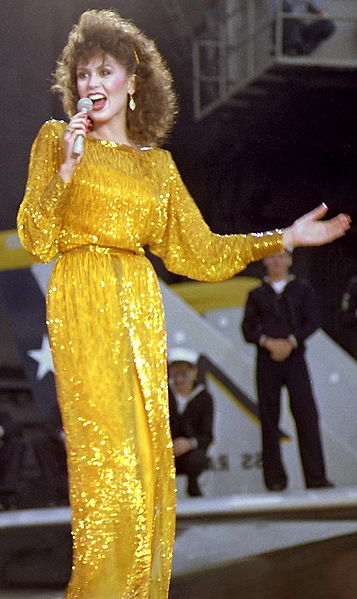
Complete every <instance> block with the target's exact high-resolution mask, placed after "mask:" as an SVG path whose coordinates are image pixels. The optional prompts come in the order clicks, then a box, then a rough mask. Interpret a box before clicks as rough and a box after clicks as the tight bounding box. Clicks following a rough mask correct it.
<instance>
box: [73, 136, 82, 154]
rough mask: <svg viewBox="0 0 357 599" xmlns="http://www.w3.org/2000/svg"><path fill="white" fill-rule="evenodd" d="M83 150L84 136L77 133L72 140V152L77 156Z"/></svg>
mask: <svg viewBox="0 0 357 599" xmlns="http://www.w3.org/2000/svg"><path fill="white" fill-rule="evenodd" d="M83 150H84V137H83V135H77V137H76V139H75V140H74V144H73V148H72V154H75V155H76V156H79V155H80V154H82V153H83Z"/></svg>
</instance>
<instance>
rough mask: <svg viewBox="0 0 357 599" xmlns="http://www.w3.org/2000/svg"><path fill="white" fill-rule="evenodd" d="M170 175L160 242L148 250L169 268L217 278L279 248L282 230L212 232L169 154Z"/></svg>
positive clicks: (202, 278) (201, 277)
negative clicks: (165, 214) (165, 218)
mask: <svg viewBox="0 0 357 599" xmlns="http://www.w3.org/2000/svg"><path fill="white" fill-rule="evenodd" d="M167 155H168V156H169V164H168V169H169V174H168V177H167V179H166V181H165V184H164V190H163V198H164V199H165V200H166V201H167V206H168V207H167V210H168V219H167V224H166V228H165V232H164V234H163V236H162V238H161V240H160V241H159V242H156V243H154V244H151V246H150V249H151V251H152V252H153V253H154V254H156V255H158V256H160V258H161V259H162V260H163V262H164V263H165V265H166V267H167V268H168V270H170V271H171V272H174V273H176V274H180V275H185V276H188V277H190V278H192V279H196V280H199V281H220V280H224V279H228V278H230V277H232V276H233V275H235V274H236V273H237V272H240V271H241V270H243V269H244V268H246V266H247V265H248V264H249V263H250V262H254V261H255V260H260V259H261V258H264V257H265V256H267V255H270V254H273V253H274V252H279V251H282V248H283V246H282V232H281V231H278V230H276V231H268V232H267V233H250V234H247V235H245V234H244V235H218V234H216V233H213V232H212V231H211V230H210V229H209V227H208V225H207V224H206V223H205V221H204V220H203V217H202V215H201V213H200V211H199V209H198V207H197V206H196V204H195V202H194V201H193V199H192V197H191V196H190V194H189V192H188V190H187V188H186V187H185V185H184V183H183V181H182V179H181V177H180V174H179V172H178V170H177V167H176V165H175V163H174V161H173V160H172V158H171V156H170V154H169V153H167Z"/></svg>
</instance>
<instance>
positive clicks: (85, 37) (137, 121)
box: [52, 10, 177, 145]
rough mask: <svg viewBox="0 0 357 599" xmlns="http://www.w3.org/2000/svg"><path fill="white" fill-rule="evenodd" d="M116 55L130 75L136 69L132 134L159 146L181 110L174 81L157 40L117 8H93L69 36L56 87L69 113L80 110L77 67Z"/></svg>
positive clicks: (129, 123) (129, 117) (130, 115)
mask: <svg viewBox="0 0 357 599" xmlns="http://www.w3.org/2000/svg"><path fill="white" fill-rule="evenodd" d="M106 54H110V55H111V56H113V57H114V58H115V59H116V60H117V61H118V62H119V63H120V64H121V65H122V66H123V67H125V69H126V71H127V73H128V75H132V74H134V73H135V75H136V79H135V102H136V109H135V111H131V110H128V111H127V127H128V135H129V137H130V139H132V141H134V142H135V143H138V144H144V145H158V144H159V143H160V142H162V141H163V140H164V139H165V137H166V136H167V134H168V133H169V131H170V130H171V128H172V126H173V123H174V120H175V116H176V113H177V102H176V94H175V91H174V88H173V79H172V75H171V73H170V71H169V70H168V68H167V66H166V64H165V62H164V60H163V58H162V56H161V55H160V53H159V52H158V50H157V48H156V46H155V44H154V42H153V41H152V40H150V39H149V38H147V37H146V36H145V35H144V34H143V33H142V32H141V31H140V30H139V29H138V28H137V27H136V26H135V25H134V24H133V23H131V22H130V21H127V20H126V19H123V18H122V17H120V15H119V14H118V13H117V12H116V11H114V10H88V11H86V12H84V13H83V14H82V15H81V17H80V20H79V22H78V24H77V25H75V26H74V27H73V29H72V31H71V32H70V34H69V37H68V42H67V44H66V46H65V47H64V49H63V51H62V54H61V56H60V58H59V60H58V62H57V68H56V71H55V73H54V84H53V86H52V90H53V91H55V92H57V93H59V94H60V96H61V99H62V103H63V107H64V110H65V112H66V113H67V114H68V116H69V117H71V116H73V114H75V113H76V112H77V101H78V92H77V74H76V71H77V65H78V63H79V62H83V61H85V62H86V61H88V60H90V59H91V58H93V57H94V56H97V55H103V56H105V55H106Z"/></svg>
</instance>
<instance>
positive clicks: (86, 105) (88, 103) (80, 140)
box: [72, 98, 93, 156]
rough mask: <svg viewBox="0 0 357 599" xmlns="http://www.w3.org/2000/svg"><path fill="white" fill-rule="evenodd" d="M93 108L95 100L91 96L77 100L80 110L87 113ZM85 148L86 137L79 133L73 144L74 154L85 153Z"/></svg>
mask: <svg viewBox="0 0 357 599" xmlns="http://www.w3.org/2000/svg"><path fill="white" fill-rule="evenodd" d="M92 108H93V102H92V100H91V99H90V98H81V99H80V100H78V102H77V109H78V112H83V113H87V112H90V111H91V110H92ZM83 150H84V137H83V135H77V137H76V139H75V141H74V144H73V148H72V154H75V155H76V156H79V155H80V154H82V153H83Z"/></svg>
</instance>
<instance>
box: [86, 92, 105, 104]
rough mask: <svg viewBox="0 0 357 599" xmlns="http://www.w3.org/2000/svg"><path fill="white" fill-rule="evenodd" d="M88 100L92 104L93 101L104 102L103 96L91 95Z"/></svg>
mask: <svg viewBox="0 0 357 599" xmlns="http://www.w3.org/2000/svg"><path fill="white" fill-rule="evenodd" d="M89 98H90V99H91V100H92V101H93V102H94V101H95V100H105V96H104V95H103V94H92V95H90V96H89Z"/></svg>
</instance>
